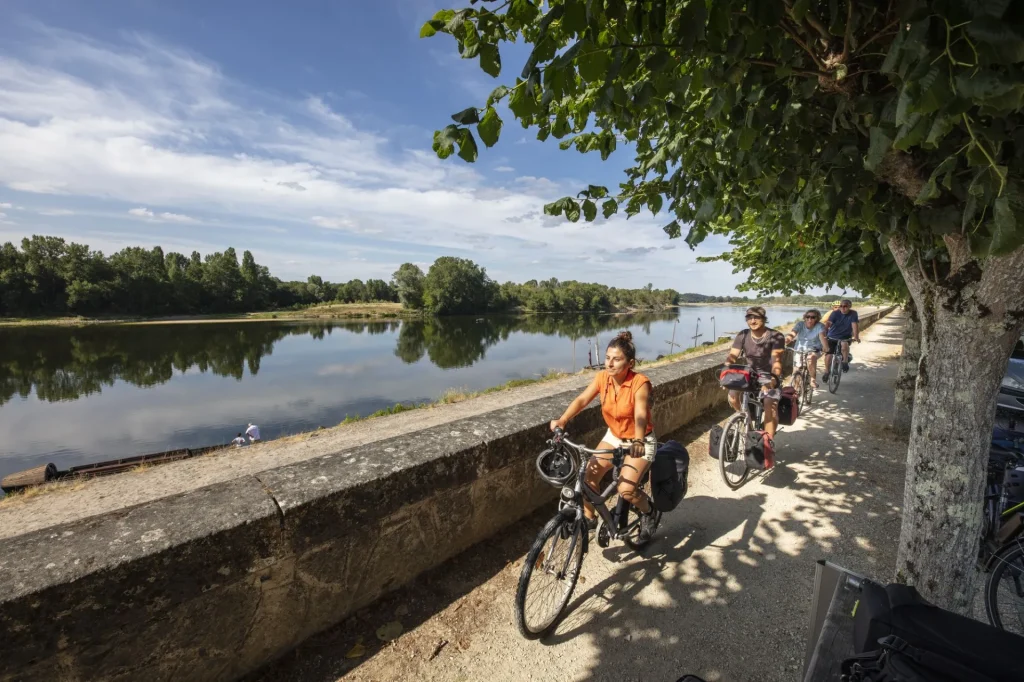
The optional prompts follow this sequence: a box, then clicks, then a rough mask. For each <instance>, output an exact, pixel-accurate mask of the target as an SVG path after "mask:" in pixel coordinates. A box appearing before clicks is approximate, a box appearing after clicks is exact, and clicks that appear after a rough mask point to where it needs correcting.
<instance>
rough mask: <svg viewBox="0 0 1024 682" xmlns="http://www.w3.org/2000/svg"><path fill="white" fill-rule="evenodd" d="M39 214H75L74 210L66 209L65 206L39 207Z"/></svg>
mask: <svg viewBox="0 0 1024 682" xmlns="http://www.w3.org/2000/svg"><path fill="white" fill-rule="evenodd" d="M39 215H45V216H66V215H75V212H74V211H71V210H68V209H66V208H44V209H41V210H40V211H39Z"/></svg>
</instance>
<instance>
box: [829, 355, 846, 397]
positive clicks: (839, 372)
mask: <svg viewBox="0 0 1024 682" xmlns="http://www.w3.org/2000/svg"><path fill="white" fill-rule="evenodd" d="M830 370H831V371H830V372H829V375H828V392H829V393H835V392H836V391H838V390H839V380H840V379H842V378H843V356H842V355H841V354H840V353H836V354H835V355H833V356H832V367H831V368H830Z"/></svg>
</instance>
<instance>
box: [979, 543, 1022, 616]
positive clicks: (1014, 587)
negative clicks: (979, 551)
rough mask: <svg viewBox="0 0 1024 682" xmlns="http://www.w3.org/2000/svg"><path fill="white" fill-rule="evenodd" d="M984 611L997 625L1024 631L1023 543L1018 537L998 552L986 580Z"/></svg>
mask: <svg viewBox="0 0 1024 682" xmlns="http://www.w3.org/2000/svg"><path fill="white" fill-rule="evenodd" d="M985 612H986V614H987V615H988V622H990V623H991V624H992V625H995V626H996V627H997V628H1002V629H1003V630H1008V631H1010V632H1014V633H1016V634H1018V635H1022V634H1024V546H1022V545H1021V543H1020V542H1019V541H1018V542H1014V543H1013V544H1011V545H1007V546H1006V547H1004V548H1002V549H1001V550H999V552H997V553H996V556H995V566H994V567H993V569H992V572H991V573H989V574H988V581H987V582H986V584H985Z"/></svg>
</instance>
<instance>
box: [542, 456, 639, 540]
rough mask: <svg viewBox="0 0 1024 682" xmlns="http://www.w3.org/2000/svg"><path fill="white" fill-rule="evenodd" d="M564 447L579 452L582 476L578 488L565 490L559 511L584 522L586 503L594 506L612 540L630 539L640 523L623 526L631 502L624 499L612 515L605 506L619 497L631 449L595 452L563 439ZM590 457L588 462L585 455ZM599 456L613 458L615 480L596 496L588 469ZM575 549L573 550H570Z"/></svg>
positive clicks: (565, 487) (560, 498)
mask: <svg viewBox="0 0 1024 682" xmlns="http://www.w3.org/2000/svg"><path fill="white" fill-rule="evenodd" d="M560 444H561V445H562V446H563V447H568V448H573V449H574V450H575V451H576V457H577V459H578V461H579V464H580V467H579V473H578V474H577V476H576V485H575V486H574V487H572V488H570V487H569V486H562V492H561V493H560V495H559V511H561V512H562V513H563V514H566V515H571V516H572V518H573V519H575V520H576V521H580V520H582V518H583V501H584V500H586V501H587V502H590V504H591V506H593V507H594V510H595V511H596V512H597V513H598V515H599V516H600V517H601V519H602V520H603V521H604V523H605V527H606V528H607V529H608V535H609V538H610V539H612V540H621V539H622V538H623V537H626V536H627V535H629V532H630V531H632V530H633V529H634V528H635V527H636V526H637V525H638V524H639V523H640V521H639V518H638V519H637V520H636V521H633V522H632V523H630V524H628V525H626V526H622V520H623V519H625V518H627V516H626V513H627V512H628V510H629V502H626V501H625V500H622V499H620V500H619V503H618V504H617V505H615V510H614V511H609V510H608V507H607V506H606V505H605V503H606V502H607V501H608V499H609V498H611V496H612V495H614V494H615V493H616V491H617V490H618V487H619V472H620V470H621V469H622V464H623V460H625V457H626V455H627V454H628V452H629V450H628V449H627V448H613V449H611V450H591V449H590V448H587V447H584V446H582V445H579V444H577V443H573V442H572V441H570V440H568V439H566V438H564V437H563V438H562V439H561V441H560ZM584 454H586V455H588V456H587V457H586V459H584V458H583V455H584ZM597 455H611V456H612V480H611V483H609V484H608V487H607V488H605V489H604V490H603V491H602V492H596V491H594V490H593V489H591V487H590V486H589V485H587V482H586V476H587V465H588V464H589V463H590V458H591V457H594V456H597ZM648 475H649V471H646V472H644V476H643V477H641V480H640V484H641V485H642V484H643V479H644V477H646V476H648ZM586 537H587V536H586V535H584V543H586V542H587V540H586ZM570 549H571V547H570ZM583 551H584V552H586V551H587V545H586V544H584V546H583Z"/></svg>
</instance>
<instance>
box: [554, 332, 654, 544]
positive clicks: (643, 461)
mask: <svg viewBox="0 0 1024 682" xmlns="http://www.w3.org/2000/svg"><path fill="white" fill-rule="evenodd" d="M635 364H636V346H634V345H633V335H632V334H631V333H629V332H628V331H625V332H621V333H620V334H619V335H618V336H616V337H615V338H614V339H612V341H611V343H609V344H608V350H607V352H606V354H605V358H604V366H605V369H603V370H601V371H600V372H598V373H597V376H595V377H594V380H593V381H592V382H590V385H589V386H587V387H586V388H585V389H584V390H583V392H582V393H580V394H579V396H578V397H577V398H576V399H575V400H573V401H572V402H571V403H569V407H567V408H566V409H565V412H564V413H563V414H562V416H561V417H559V418H558V419H555V420H554V421H552V422H551V430H552V431H554V430H555V429H556V428H563V429H564V428H565V425H566V424H567V423H568V422H569V420H570V419H572V418H573V417H575V416H576V415H577V414H579V413H580V412H581V411H582V410H583V409H584V408H585V407H586V406H587V405H589V404H590V403H591V401H593V400H594V398H596V397H598V396H600V398H601V414H602V415H603V416H604V422H605V424H607V425H608V431H607V432H605V434H604V437H603V438H602V439H601V443H600V445H598V446H597V449H599V450H604V449H611V448H617V447H619V446H621V445H623V444H625V442H626V441H629V440H632V444H631V445H630V454H629V455H627V456H626V458H625V461H624V462H623V465H622V469H621V470H620V472H619V495H620V496H621V497H622V498H623V499H624V500H626V501H627V502H629V503H630V504H632V505H633V506H634V507H636V508H637V509H639V510H640V512H641V513H642V514H643V517H642V519H641V523H640V532H641V534H647V535H648V536H649V535H650V533H651V532H652V529H654V528H657V524H658V520H659V517H660V516H661V513H660V512H658V511H657V510H656V509H654V505H652V504H651V500H650V499H649V498H648V497H647V495H646V494H645V493H644V492H643V490H641V489H640V488H639V487H638V485H637V482H638V481H639V480H640V478H641V477H642V476H643V475H644V472H645V471H647V468H648V467H649V466H650V465H651V462H653V461H654V454H655V452H656V451H657V447H658V443H657V440H656V439H655V437H654V424H653V422H652V421H651V380H650V379H648V378H647V377H645V376H644V375H643V374H637V373H636V372H634V371H633V366H634V365H635ZM611 467H612V461H611V458H609V457H600V456H594V457H591V458H590V462H589V463H588V465H587V475H586V479H585V480H586V482H587V485H589V486H590V487H591V488H592V489H593V490H598V486H599V485H600V484H601V478H602V477H603V476H604V475H605V473H607V472H608V470H609V469H611ZM584 513H585V514H586V517H587V523H588V524H589V525H590V527H591V528H594V527H595V526H596V525H597V519H596V518H595V512H594V508H593V507H592V506H591V505H590V503H589V502H587V503H585V507H584Z"/></svg>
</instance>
